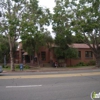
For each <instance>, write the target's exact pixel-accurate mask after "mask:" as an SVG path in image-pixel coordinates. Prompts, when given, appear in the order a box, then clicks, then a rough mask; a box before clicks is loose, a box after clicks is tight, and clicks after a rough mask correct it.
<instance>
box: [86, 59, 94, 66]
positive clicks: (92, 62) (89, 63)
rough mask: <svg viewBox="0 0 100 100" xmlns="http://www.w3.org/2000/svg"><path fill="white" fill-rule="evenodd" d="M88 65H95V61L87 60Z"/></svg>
mask: <svg viewBox="0 0 100 100" xmlns="http://www.w3.org/2000/svg"><path fill="white" fill-rule="evenodd" d="M88 65H90V66H91V65H96V61H94V60H91V61H89V62H88Z"/></svg>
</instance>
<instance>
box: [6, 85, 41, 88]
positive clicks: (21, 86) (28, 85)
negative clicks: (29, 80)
mask: <svg viewBox="0 0 100 100" xmlns="http://www.w3.org/2000/svg"><path fill="white" fill-rule="evenodd" d="M40 86H42V85H23V86H6V88H24V87H40Z"/></svg>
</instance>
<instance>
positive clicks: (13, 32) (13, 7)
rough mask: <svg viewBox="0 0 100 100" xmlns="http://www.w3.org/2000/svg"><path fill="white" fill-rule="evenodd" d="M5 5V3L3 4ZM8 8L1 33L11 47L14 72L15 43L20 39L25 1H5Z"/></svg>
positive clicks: (4, 13) (4, 15)
mask: <svg viewBox="0 0 100 100" xmlns="http://www.w3.org/2000/svg"><path fill="white" fill-rule="evenodd" d="M2 4H3V3H2ZM5 4H6V7H5V8H3V19H2V21H1V22H0V24H1V27H0V28H1V32H2V34H4V35H5V36H6V37H7V39H8V43H9V47H10V62H11V70H12V71H14V70H15V68H14V52H13V51H14V50H13V49H14V47H15V42H16V40H17V39H18V38H19V34H20V23H21V20H22V18H21V17H22V16H21V15H22V13H23V12H24V9H25V6H24V4H25V1H23V0H7V1H5Z"/></svg>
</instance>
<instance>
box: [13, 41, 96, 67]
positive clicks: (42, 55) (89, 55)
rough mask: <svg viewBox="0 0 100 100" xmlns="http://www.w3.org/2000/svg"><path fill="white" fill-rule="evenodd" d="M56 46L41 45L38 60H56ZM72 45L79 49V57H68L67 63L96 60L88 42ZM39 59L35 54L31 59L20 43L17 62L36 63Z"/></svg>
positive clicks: (47, 61) (16, 57) (42, 61)
mask: <svg viewBox="0 0 100 100" xmlns="http://www.w3.org/2000/svg"><path fill="white" fill-rule="evenodd" d="M54 47H55V46H54V45H53V46H52V49H51V50H49V49H48V48H47V47H41V49H40V50H39V53H38V54H39V58H38V60H39V61H40V62H41V63H50V62H51V61H52V62H55V61H56V57H55V55H54V49H53V48H54ZM71 47H73V48H76V49H77V50H78V58H76V59H66V60H65V61H64V63H65V64H66V65H68V66H69V65H76V64H78V63H79V62H84V63H88V62H89V61H94V60H95V57H94V55H93V52H92V51H91V49H90V48H89V46H88V45H86V44H79V43H74V44H72V45H71ZM36 60H37V55H35V56H34V58H32V59H31V60H30V57H29V55H28V53H27V52H25V51H24V50H23V48H22V43H19V47H18V49H17V51H16V56H15V63H31V64H34V63H36Z"/></svg>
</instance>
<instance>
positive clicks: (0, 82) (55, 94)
mask: <svg viewBox="0 0 100 100" xmlns="http://www.w3.org/2000/svg"><path fill="white" fill-rule="evenodd" d="M93 91H95V92H96V93H99V92H100V70H96V71H95V70H91V71H85V72H84V71H76V72H74V71H72V72H54V73H53V72H52V73H49V72H48V73H39V72H38V74H36V73H35V74H32V73H30V75H29V73H27V74H26V73H22V74H21V73H20V74H19V73H18V74H17V73H16V74H9V73H8V74H6V73H4V75H0V100H91V98H90V94H91V92H93ZM96 100H99V99H96Z"/></svg>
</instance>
